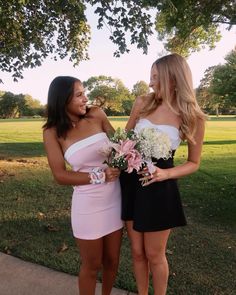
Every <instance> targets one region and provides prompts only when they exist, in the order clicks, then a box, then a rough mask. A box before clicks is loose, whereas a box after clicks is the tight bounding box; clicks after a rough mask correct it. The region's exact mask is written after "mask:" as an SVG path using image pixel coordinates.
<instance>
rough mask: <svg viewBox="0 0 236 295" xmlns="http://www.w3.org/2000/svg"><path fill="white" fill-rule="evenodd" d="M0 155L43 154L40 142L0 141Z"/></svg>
mask: <svg viewBox="0 0 236 295" xmlns="http://www.w3.org/2000/svg"><path fill="white" fill-rule="evenodd" d="M0 151H1V152H0V156H1V157H41V156H45V150H44V146H43V143H42V142H10V143H0Z"/></svg>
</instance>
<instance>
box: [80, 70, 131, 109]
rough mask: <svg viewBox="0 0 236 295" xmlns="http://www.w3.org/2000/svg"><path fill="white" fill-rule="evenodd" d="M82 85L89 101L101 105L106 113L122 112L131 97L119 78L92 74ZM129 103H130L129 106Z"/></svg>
mask: <svg viewBox="0 0 236 295" xmlns="http://www.w3.org/2000/svg"><path fill="white" fill-rule="evenodd" d="M83 85H84V86H85V88H86V89H87V91H88V98H89V100H90V102H91V103H93V104H96V105H99V106H101V107H103V108H104V110H105V111H106V113H107V115H116V114H123V113H124V109H125V110H126V108H127V101H129V100H132V99H133V96H132V95H131V93H130V91H129V89H128V88H126V87H125V85H124V84H123V82H122V81H121V80H120V79H114V78H112V77H107V76H103V75H101V76H97V77H96V76H93V77H91V78H89V79H88V80H87V81H84V82H83ZM123 103H125V106H126V107H125V108H124V106H123ZM131 105H132V103H131V104H130V107H131Z"/></svg>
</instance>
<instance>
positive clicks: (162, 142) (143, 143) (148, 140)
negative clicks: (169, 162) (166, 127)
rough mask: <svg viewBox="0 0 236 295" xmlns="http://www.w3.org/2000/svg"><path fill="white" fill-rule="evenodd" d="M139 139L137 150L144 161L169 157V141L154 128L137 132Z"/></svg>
mask: <svg viewBox="0 0 236 295" xmlns="http://www.w3.org/2000/svg"><path fill="white" fill-rule="evenodd" d="M139 137H140V142H139V148H140V151H141V153H142V155H143V157H144V160H145V161H150V160H151V158H156V159H168V158H170V157H171V141H170V138H169V136H168V135H167V134H166V133H164V132H161V131H158V130H156V129H155V128H143V129H141V130H140V131H139Z"/></svg>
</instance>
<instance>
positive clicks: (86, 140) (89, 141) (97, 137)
mask: <svg viewBox="0 0 236 295" xmlns="http://www.w3.org/2000/svg"><path fill="white" fill-rule="evenodd" d="M106 137H107V135H106V133H105V132H99V133H96V134H93V135H90V136H88V137H86V138H84V139H80V140H77V141H76V142H74V143H72V144H71V145H70V146H69V147H68V148H67V149H66V150H65V152H64V158H68V156H69V155H71V153H72V152H73V150H74V149H77V148H82V147H85V146H88V145H89V144H92V143H94V142H96V141H97V140H100V139H104V138H106Z"/></svg>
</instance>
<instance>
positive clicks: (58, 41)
mask: <svg viewBox="0 0 236 295" xmlns="http://www.w3.org/2000/svg"><path fill="white" fill-rule="evenodd" d="M91 5H92V7H94V8H95V14H97V15H98V26H97V27H98V28H99V29H103V28H104V27H106V28H108V29H109V30H110V40H111V41H112V42H113V43H114V44H116V45H117V47H118V49H117V50H116V51H115V52H114V55H115V56H116V57H119V56H120V55H121V54H123V53H126V52H129V46H128V44H127V43H128V40H129V42H130V43H131V44H136V45H137V47H138V48H141V49H142V50H143V52H144V53H147V51H148V45H149V41H148V38H149V36H150V35H152V34H153V32H154V28H156V32H157V37H158V38H159V39H160V40H162V41H163V42H164V45H165V49H166V50H168V51H171V52H178V53H180V54H182V55H185V56H187V55H189V54H190V53H191V52H193V51H197V50H200V49H201V48H202V47H204V46H209V47H210V48H213V47H214V46H215V43H216V42H217V41H218V40H219V39H220V33H219V31H218V28H219V24H226V25H227V26H228V29H231V27H232V26H233V25H235V24H236V5H235V1H234V0H224V1H222V0H215V1H212V0H199V1H194V0H159V1H154V0H140V1H137V0H131V1H126V0H120V1H114V0H112V1H108V0H80V1H79V0H68V1H65V0H55V1H49V0H45V1H41V0H9V1H5V0H0V69H1V70H3V71H7V72H12V73H13V75H12V76H13V78H14V80H17V79H18V78H22V72H23V70H24V69H25V68H29V67H31V68H33V67H37V66H40V65H41V64H42V62H43V60H44V59H45V58H46V57H47V56H53V57H54V59H57V58H58V57H59V58H62V59H63V58H65V57H66V56H69V59H70V60H71V61H73V63H74V64H78V63H79V62H80V61H82V60H84V59H87V58H88V54H87V48H88V44H89V40H90V27H89V24H88V23H87V19H86V16H85V9H86V8H87V7H90V6H91ZM151 10H152V12H151ZM153 12H154V13H155V14H156V19H155V20H154V19H153Z"/></svg>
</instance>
